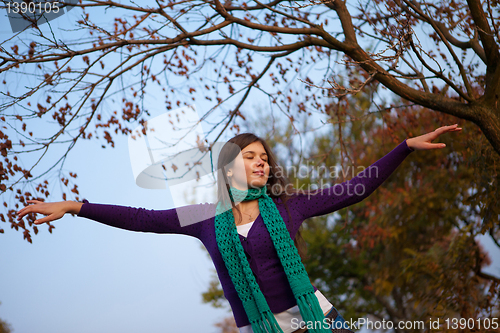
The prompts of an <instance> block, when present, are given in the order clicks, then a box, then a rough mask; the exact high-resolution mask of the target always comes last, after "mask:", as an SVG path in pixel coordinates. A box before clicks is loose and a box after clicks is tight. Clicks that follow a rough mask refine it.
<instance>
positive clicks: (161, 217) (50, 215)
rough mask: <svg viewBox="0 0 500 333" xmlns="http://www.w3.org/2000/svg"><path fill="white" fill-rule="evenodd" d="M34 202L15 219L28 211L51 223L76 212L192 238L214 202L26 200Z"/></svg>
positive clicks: (125, 226) (132, 227) (111, 222)
mask: <svg viewBox="0 0 500 333" xmlns="http://www.w3.org/2000/svg"><path fill="white" fill-rule="evenodd" d="M28 203H34V204H33V205H29V206H26V207H24V208H23V209H21V210H20V211H19V212H18V219H20V218H22V217H23V216H25V215H26V214H28V213H40V214H44V215H47V216H46V217H44V218H41V219H37V220H36V221H37V222H35V223H36V224H41V223H45V222H50V221H53V220H56V219H59V218H61V217H63V216H64V214H65V213H71V214H77V215H78V216H80V217H85V218H88V219H91V220H94V221H97V222H100V223H103V224H106V225H109V226H112V227H116V228H121V229H126V230H131V231H142V232H154V233H175V234H184V235H189V236H193V237H197V238H199V237H200V232H201V225H202V223H198V222H200V221H203V220H205V219H207V218H210V216H213V215H210V214H211V213H212V214H213V212H211V210H213V207H212V206H213V205H209V204H199V205H190V206H185V207H180V208H173V209H167V210H149V209H144V208H134V207H126V206H118V205H107V204H94V203H89V202H88V201H87V200H84V202H83V203H80V202H74V201H62V202H47V203H46V202H42V201H37V200H29V201H28Z"/></svg>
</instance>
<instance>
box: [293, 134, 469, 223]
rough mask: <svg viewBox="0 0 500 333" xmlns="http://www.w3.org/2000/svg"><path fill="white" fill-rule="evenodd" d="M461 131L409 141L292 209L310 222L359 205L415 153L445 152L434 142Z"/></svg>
mask: <svg viewBox="0 0 500 333" xmlns="http://www.w3.org/2000/svg"><path fill="white" fill-rule="evenodd" d="M461 130H462V129H461V128H459V127H458V126H457V125H451V126H443V127H440V128H438V129H436V130H435V131H433V132H430V133H427V134H424V135H420V136H417V137H414V138H409V139H406V140H405V141H403V142H402V143H400V144H399V145H398V146H397V147H396V148H394V149H393V150H392V151H391V152H390V153H388V154H387V155H385V156H384V157H382V158H381V159H379V160H378V161H377V162H375V163H373V164H372V165H370V166H369V167H368V168H366V169H365V170H363V171H362V172H360V173H359V174H358V175H357V176H356V177H354V178H352V179H351V180H347V181H345V182H343V183H340V184H335V185H334V186H331V187H327V188H323V189H320V190H318V191H317V192H315V193H314V194H307V193H303V194H299V195H298V196H297V197H295V198H294V199H291V200H294V203H293V205H294V207H295V209H296V210H297V211H298V212H299V213H301V215H302V217H303V218H304V219H307V218H309V217H313V216H320V215H325V214H329V213H332V212H335V211H337V210H339V209H342V208H345V207H348V206H350V205H353V204H355V203H358V202H360V201H362V200H363V199H365V198H366V197H368V196H369V195H370V194H371V193H373V191H375V190H376V189H377V188H378V187H379V186H380V185H381V184H382V183H383V182H384V181H385V180H386V179H387V178H388V177H389V176H390V175H391V174H392V173H393V172H394V170H396V168H397V167H398V166H399V165H400V164H401V163H402V162H403V161H404V159H405V158H406V157H407V156H408V155H409V154H410V153H411V152H412V151H414V150H429V149H440V148H444V147H445V146H446V145H445V144H444V143H431V141H433V140H435V139H437V138H438V137H439V136H440V135H442V134H444V133H447V132H458V131H461Z"/></svg>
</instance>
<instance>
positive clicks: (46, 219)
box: [35, 214, 54, 224]
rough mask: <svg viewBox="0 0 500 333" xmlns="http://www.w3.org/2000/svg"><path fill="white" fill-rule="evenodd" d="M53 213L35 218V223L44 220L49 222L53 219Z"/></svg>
mask: <svg viewBox="0 0 500 333" xmlns="http://www.w3.org/2000/svg"><path fill="white" fill-rule="evenodd" d="M53 215H54V214H50V215H49V216H45V217H42V218H41V219H38V220H35V224H43V223H46V222H50V221H52V220H54V218H53Z"/></svg>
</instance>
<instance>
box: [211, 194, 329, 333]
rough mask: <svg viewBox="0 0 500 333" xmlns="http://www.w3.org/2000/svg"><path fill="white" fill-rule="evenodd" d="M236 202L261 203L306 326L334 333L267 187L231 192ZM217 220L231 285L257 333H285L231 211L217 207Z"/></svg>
mask: <svg viewBox="0 0 500 333" xmlns="http://www.w3.org/2000/svg"><path fill="white" fill-rule="evenodd" d="M229 192H230V197H231V200H232V201H233V202H234V201H235V202H241V201H249V200H255V199H259V210H260V214H261V215H262V218H263V220H264V224H265V225H266V228H267V230H268V232H269V234H270V236H271V239H272V241H273V244H274V247H275V249H276V252H277V253H278V256H279V258H280V260H281V264H282V265H283V268H284V269H285V273H286V276H287V278H288V282H289V283H290V287H291V289H292V291H293V294H294V296H295V299H296V300H297V304H298V306H299V309H300V314H301V315H302V318H303V320H304V321H305V322H306V324H307V323H308V322H311V321H312V322H313V325H312V326H313V328H312V329H309V331H310V332H312V333H327V332H328V333H331V331H330V330H328V329H327V328H326V327H323V326H324V325H320V323H323V320H324V318H325V317H324V315H323V311H322V310H321V307H320V305H319V302H318V299H317V297H316V295H314V288H313V287H312V285H311V282H310V281H309V276H308V275H307V272H306V270H305V268H304V265H303V264H302V261H301V259H300V256H299V253H298V251H297V248H296V247H295V245H294V244H293V240H292V238H291V237H290V233H289V232H288V230H287V228H286V225H285V222H284V221H283V218H282V217H281V215H280V214H279V211H278V208H277V207H276V205H275V203H274V202H273V200H272V199H271V198H270V197H269V196H268V195H267V193H266V187H265V186H264V187H262V188H259V189H254V188H251V189H249V190H248V191H241V190H238V189H235V188H230V191H229ZM216 214H217V215H216V217H215V236H216V239H217V245H218V247H219V250H220V253H221V255H222V258H223V259H224V263H225V265H226V267H227V270H228V271H229V276H230V277H231V281H232V282H233V284H234V287H235V288H236V291H237V292H238V296H239V297H240V299H241V301H242V303H243V307H244V308H245V312H246V314H247V316H248V319H249V320H250V323H251V324H252V329H253V331H254V332H255V333H283V331H282V330H281V328H280V327H279V325H278V323H277V322H276V319H275V318H274V315H273V313H272V312H271V310H270V308H269V305H268V304H267V302H266V299H265V297H264V295H263V294H262V291H261V290H260V288H259V285H258V284H257V281H256V280H255V276H254V275H253V272H252V269H251V268H250V264H249V263H248V260H247V257H246V255H245V252H244V250H243V246H242V245H241V242H240V239H239V236H238V232H237V231H236V225H235V222H234V216H233V212H232V210H231V207H229V206H226V207H224V206H223V205H222V203H221V202H219V204H218V205H217V209H216Z"/></svg>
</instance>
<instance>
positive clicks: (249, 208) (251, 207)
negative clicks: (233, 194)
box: [233, 199, 260, 225]
mask: <svg viewBox="0 0 500 333" xmlns="http://www.w3.org/2000/svg"><path fill="white" fill-rule="evenodd" d="M236 207H237V209H238V210H239V211H240V213H241V216H240V214H238V213H237V211H236V209H235V208H233V215H234V221H235V223H236V225H239V224H245V223H248V222H251V221H253V220H255V219H256V218H257V216H259V213H260V212H259V200H257V199H255V200H249V201H243V202H240V203H239V204H237V205H236ZM240 217H241V219H240Z"/></svg>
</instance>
